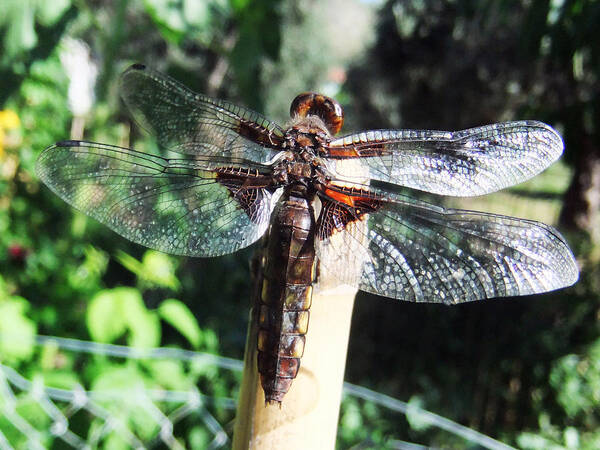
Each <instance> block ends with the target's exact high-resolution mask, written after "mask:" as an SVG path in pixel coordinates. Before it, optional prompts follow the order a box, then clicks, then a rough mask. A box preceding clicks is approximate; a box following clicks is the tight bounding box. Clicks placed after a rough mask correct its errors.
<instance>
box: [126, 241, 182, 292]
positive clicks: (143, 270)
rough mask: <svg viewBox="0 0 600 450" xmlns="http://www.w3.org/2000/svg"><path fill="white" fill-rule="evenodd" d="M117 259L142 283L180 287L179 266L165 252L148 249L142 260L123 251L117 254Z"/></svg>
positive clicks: (173, 287) (172, 287)
mask: <svg viewBox="0 0 600 450" xmlns="http://www.w3.org/2000/svg"><path fill="white" fill-rule="evenodd" d="M117 259H118V260H119V262H120V263H121V264H123V266H124V267H125V268H126V269H127V270H129V271H131V272H133V273H134V274H135V275H136V276H137V277H138V279H139V280H140V282H141V283H142V284H149V285H151V286H153V287H154V286H159V287H166V288H169V289H173V290H178V289H179V288H180V284H179V280H178V279H177V276H176V275H175V270H176V268H177V267H176V265H175V264H174V262H173V259H172V258H171V257H169V256H168V255H166V254H164V253H160V252H156V251H154V250H148V251H146V253H144V257H143V258H142V261H141V262H140V261H138V260H137V259H135V258H134V257H133V256H131V255H128V254H127V253H125V252H122V251H121V252H119V253H118V254H117Z"/></svg>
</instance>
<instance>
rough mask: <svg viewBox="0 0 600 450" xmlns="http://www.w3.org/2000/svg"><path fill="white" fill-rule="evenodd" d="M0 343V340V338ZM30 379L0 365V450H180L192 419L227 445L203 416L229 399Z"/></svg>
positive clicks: (185, 357) (396, 407)
mask: <svg viewBox="0 0 600 450" xmlns="http://www.w3.org/2000/svg"><path fill="white" fill-rule="evenodd" d="M5 338H6V337H5V336H0V339H5ZM36 344H37V345H39V346H44V345H48V344H51V345H54V346H56V347H58V348H60V349H62V350H65V351H66V350H68V351H72V352H77V353H82V354H93V355H103V356H107V357H119V358H126V359H129V360H135V359H172V360H178V361H190V362H199V363H201V364H213V365H215V366H217V367H219V368H221V369H225V370H230V371H241V370H242V361H239V360H235V359H231V358H226V357H222V356H217V355H212V354H207V353H202V352H193V351H187V350H182V349H177V348H151V349H139V348H132V347H127V346H121V345H112V344H101V343H96V342H88V341H81V340H76V339H66V338H59V337H52V336H36ZM32 378H33V379H28V378H27V377H26V376H24V375H23V374H21V373H19V372H18V371H17V370H15V368H13V367H10V366H8V365H5V364H2V363H0V418H2V420H3V421H2V422H0V449H13V448H15V447H14V444H13V443H12V442H14V436H15V434H16V435H18V436H19V437H20V442H24V443H25V446H24V448H28V449H36V450H37V449H44V448H48V447H49V446H51V445H52V443H53V442H54V440H56V439H59V440H61V441H62V442H63V443H64V444H67V447H72V448H77V449H80V448H81V449H92V448H98V447H102V443H103V442H104V440H105V439H107V437H108V436H117V437H118V439H120V441H121V442H122V443H124V444H125V445H126V446H127V447H128V448H135V449H143V448H153V447H154V448H156V447H165V446H166V447H167V448H170V449H182V448H184V447H183V446H182V444H181V443H180V441H179V440H178V439H177V437H176V433H175V432H174V429H175V426H176V424H177V423H179V422H180V421H182V420H184V419H186V418H188V417H190V416H192V415H193V416H194V419H196V417H197V418H199V422H198V423H201V424H202V425H203V427H204V429H205V430H206V432H208V433H209V435H210V438H209V440H208V443H207V444H206V448H209V449H217V448H228V447H230V446H231V441H230V437H229V435H230V433H228V432H227V431H228V430H227V429H226V426H224V425H223V424H221V423H220V422H219V420H218V419H217V417H216V416H215V414H213V413H212V412H211V407H215V406H216V407H219V408H222V409H226V410H230V411H234V410H235V407H236V403H235V400H234V399H232V398H224V397H219V398H217V397H212V396H208V395H205V394H203V393H202V392H200V391H199V390H198V389H197V388H192V389H190V390H187V391H172V390H163V389H149V388H147V387H145V386H144V385H142V384H140V385H139V386H138V387H136V388H134V389H127V390H122V389H112V390H103V389H90V390H86V389H84V388H83V386H80V385H78V386H76V387H74V388H71V389H59V388H56V387H49V386H45V385H44V384H43V382H42V381H40V378H39V377H38V378H36V377H35V376H34V377H32ZM344 392H345V395H350V396H354V397H357V398H360V399H363V400H366V401H369V402H372V403H374V404H376V405H378V406H379V407H381V408H386V409H388V410H390V411H394V412H397V413H399V414H403V415H407V414H413V415H414V414H418V416H419V420H421V422H425V423H427V424H428V425H431V426H435V427H438V428H440V429H443V430H446V431H448V432H449V433H452V434H454V435H456V436H460V437H461V438H463V439H465V440H466V441H470V442H472V443H475V444H478V445H480V446H482V447H484V448H489V449H494V450H496V449H510V448H512V447H509V446H507V445H505V444H503V443H501V442H499V441H496V440H494V439H492V438H490V437H488V436H485V435H483V434H481V433H478V432H477V431H474V430H472V429H469V428H467V427H464V426H462V425H460V424H457V423H455V422H453V421H451V420H449V419H446V418H444V417H441V416H439V415H437V414H434V413H431V412H429V411H426V410H423V409H421V408H418V407H415V406H414V405H410V404H407V403H405V402H402V401H400V400H397V399H394V398H392V397H389V396H387V395H384V394H381V393H377V392H374V391H372V390H370V389H366V388H363V387H360V386H356V385H352V384H349V383H345V384H344ZM123 401H125V402H127V403H128V404H133V405H135V407H136V408H139V410H140V411H144V415H145V416H144V417H145V420H150V421H151V422H152V425H153V426H152V430H153V432H152V434H151V435H150V436H149V435H147V434H146V435H144V436H142V435H140V433H136V431H135V428H134V427H132V426H131V424H130V423H128V422H127V421H126V420H122V418H121V417H120V416H119V415H118V414H115V413H114V409H111V408H109V407H107V405H110V404H111V403H114V402H116V403H117V404H119V403H120V402H123ZM27 404H29V405H34V406H35V413H32V409H31V408H26V407H24V406H23V405H27ZM24 412H28V414H25V413H24ZM81 413H85V414H86V415H88V416H89V417H93V418H94V420H95V426H94V427H90V429H89V430H88V431H87V433H85V435H82V433H80V432H79V433H78V432H77V430H75V429H74V428H77V427H76V426H72V423H73V422H76V421H77V419H76V417H77V415H78V414H81ZM40 416H41V417H40ZM40 424H43V426H40ZM10 437H13V439H11V438H10ZM389 444H390V446H392V447H393V448H398V449H415V448H424V447H421V446H418V445H416V444H411V443H408V442H404V441H400V440H397V441H392V442H390V443H389ZM19 447H21V446H19ZM63 447H64V445H63Z"/></svg>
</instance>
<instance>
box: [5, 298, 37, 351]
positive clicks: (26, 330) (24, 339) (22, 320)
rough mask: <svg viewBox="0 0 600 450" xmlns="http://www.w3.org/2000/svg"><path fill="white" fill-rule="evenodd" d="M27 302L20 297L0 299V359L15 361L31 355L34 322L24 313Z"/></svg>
mask: <svg viewBox="0 0 600 450" xmlns="http://www.w3.org/2000/svg"><path fill="white" fill-rule="evenodd" d="M28 309H29V302H27V300H25V299H24V298H22V297H16V296H13V297H9V298H7V299H6V300H4V301H2V300H0V360H1V361H9V362H16V361H22V360H28V359H30V358H31V356H32V355H33V350H34V344H35V342H34V338H35V334H36V332H37V329H36V325H35V322H33V321H32V320H31V319H29V318H28V317H27V316H26V315H25V313H26V312H27V310H28Z"/></svg>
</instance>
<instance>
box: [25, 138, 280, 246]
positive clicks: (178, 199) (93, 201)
mask: <svg viewBox="0 0 600 450" xmlns="http://www.w3.org/2000/svg"><path fill="white" fill-rule="evenodd" d="M36 172H37V174H38V176H39V177H40V179H41V180H42V181H43V182H44V183H45V184H46V185H48V187H50V189H52V190H53V191H54V192H55V193H56V194H57V195H58V196H59V197H61V198H63V199H64V200H65V201H67V202H68V203H70V204H71V205H72V206H74V207H75V208H77V209H79V210H80V211H82V212H84V213H85V214H87V215H89V216H91V217H93V218H94V219H96V220H98V221H99V222H101V223H103V224H106V225H108V226H109V227H110V228H112V229H113V230H114V231H116V232H117V233H119V234H120V235H122V236H124V237H126V238H127V239H129V240H131V241H133V242H137V243H138V244H141V245H145V246H147V247H151V248H154V249H157V250H161V251H164V252H166V253H173V254H178V255H188V256H216V255H222V254H225V253H231V252H233V251H235V250H238V249H240V248H243V247H246V246H248V245H250V244H252V243H253V242H254V241H256V240H257V239H258V238H259V237H260V236H262V235H263V233H264V232H265V230H266V228H267V225H268V223H269V216H270V214H271V211H272V209H273V205H274V202H275V200H276V198H274V197H277V196H278V193H277V192H276V193H275V196H274V195H273V194H272V193H271V191H270V190H268V189H265V188H260V187H255V188H252V189H246V190H240V189H239V185H240V184H241V180H236V179H235V178H233V177H227V176H225V177H223V178H222V177H220V176H219V174H218V173H217V172H215V171H212V170H206V169H205V168H204V166H203V165H202V166H201V165H200V164H199V163H198V162H197V161H192V160H182V159H171V160H168V159H164V158H160V157H157V156H153V155H148V154H145V153H140V152H137V151H135V150H131V149H126V148H121V147H115V146H110V145H104V144H97V143H91V142H81V141H64V142H59V143H57V144H55V145H53V146H51V147H49V148H47V149H46V150H44V151H43V152H42V154H41V155H40V157H39V158H38V161H37V165H36ZM238 173H239V174H242V173H244V172H243V171H241V172H236V174H238ZM236 181H239V182H238V183H236Z"/></svg>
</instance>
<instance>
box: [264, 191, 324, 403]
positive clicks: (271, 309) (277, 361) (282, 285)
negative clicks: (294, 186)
mask: <svg viewBox="0 0 600 450" xmlns="http://www.w3.org/2000/svg"><path fill="white" fill-rule="evenodd" d="M314 227H315V219H314V214H313V210H312V206H311V205H310V202H309V201H308V200H307V199H306V198H302V197H297V196H295V195H293V194H288V193H285V194H284V197H283V198H282V199H281V200H280V202H279V205H278V207H277V208H276V210H275V212H274V213H273V218H272V221H271V224H270V226H269V234H268V244H267V251H266V261H265V262H264V268H263V279H262V287H261V291H260V299H259V302H258V303H257V305H258V309H259V310H258V320H259V327H258V328H259V330H258V343H257V344H258V371H259V373H260V379H261V384H262V387H263V389H264V392H265V401H266V402H267V403H273V402H281V401H282V399H283V397H284V395H285V394H286V392H287V391H288V390H289V388H290V386H291V384H292V381H293V379H294V378H295V377H296V375H297V374H298V370H299V368H300V358H301V357H302V354H303V352H304V339H305V334H306V331H307V329H308V319H309V308H310V305H311V299H312V286H311V285H312V283H313V281H314V278H315V270H314V268H315V247H314Z"/></svg>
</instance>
